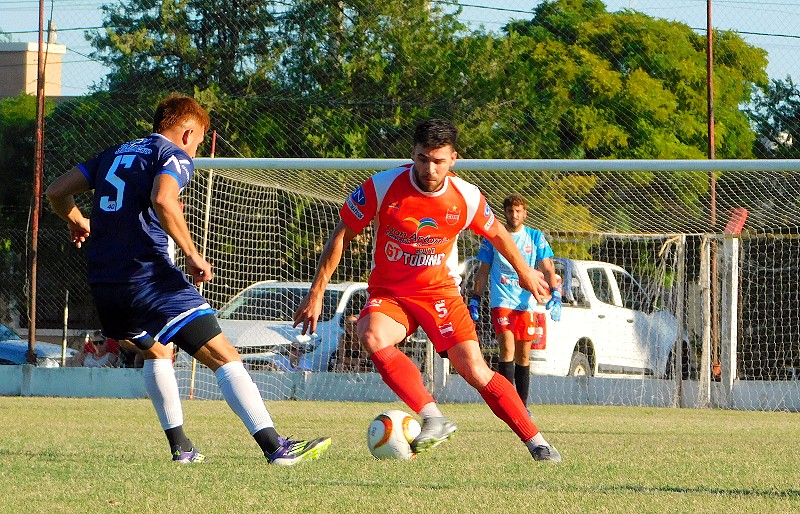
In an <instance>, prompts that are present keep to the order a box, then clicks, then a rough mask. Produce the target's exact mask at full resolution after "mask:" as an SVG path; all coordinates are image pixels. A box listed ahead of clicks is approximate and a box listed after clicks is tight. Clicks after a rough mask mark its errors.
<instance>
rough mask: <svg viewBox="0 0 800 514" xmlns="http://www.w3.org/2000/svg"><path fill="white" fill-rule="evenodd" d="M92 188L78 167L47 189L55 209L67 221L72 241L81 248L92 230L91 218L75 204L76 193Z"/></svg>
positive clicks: (48, 197)
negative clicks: (90, 225)
mask: <svg viewBox="0 0 800 514" xmlns="http://www.w3.org/2000/svg"><path fill="white" fill-rule="evenodd" d="M89 189H91V184H89V181H88V180H87V179H86V177H85V176H84V175H83V173H82V172H81V170H80V169H78V168H77V167H75V168H72V169H71V170H69V171H68V172H67V173H65V174H63V175H61V176H60V177H58V178H57V179H56V180H55V181H54V182H53V183H52V184H50V186H49V187H48V188H47V191H45V194H46V195H47V199H48V200H49V201H50V205H52V206H53V211H55V213H56V214H58V215H59V216H60V217H61V219H63V220H64V221H66V222H67V227H68V228H69V231H70V234H71V236H72V242H73V244H75V246H76V247H78V248H80V247H81V244H83V243H84V242H85V241H86V238H87V237H89V233H90V232H91V230H90V227H89V219H88V218H87V217H86V216H84V215H83V213H82V212H81V210H80V209H79V208H78V206H77V205H75V197H74V196H75V195H76V194H78V193H83V192H85V191H88V190H89Z"/></svg>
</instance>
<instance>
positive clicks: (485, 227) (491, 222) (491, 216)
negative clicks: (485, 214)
mask: <svg viewBox="0 0 800 514" xmlns="http://www.w3.org/2000/svg"><path fill="white" fill-rule="evenodd" d="M486 209H487V210H488V211H489V219H488V220H487V221H486V224H484V225H483V230H486V231H488V230H489V229H490V228H491V227H492V225H494V213H493V212H492V210H491V209H489V206H488V205H487V206H486Z"/></svg>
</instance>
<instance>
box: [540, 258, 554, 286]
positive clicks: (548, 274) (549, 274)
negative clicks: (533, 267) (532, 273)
mask: <svg viewBox="0 0 800 514" xmlns="http://www.w3.org/2000/svg"><path fill="white" fill-rule="evenodd" d="M537 267H538V268H539V271H541V272H542V274H543V275H544V279H545V280H546V281H547V284H548V285H549V286H550V289H551V290H553V289H558V275H557V274H556V267H555V265H554V264H553V259H551V258H547V259H542V260H541V261H539V264H538V265H537Z"/></svg>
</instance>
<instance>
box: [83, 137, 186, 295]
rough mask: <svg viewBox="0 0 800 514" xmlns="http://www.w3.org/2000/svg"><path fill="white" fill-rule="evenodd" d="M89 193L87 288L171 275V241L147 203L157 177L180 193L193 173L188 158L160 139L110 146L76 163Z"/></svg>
mask: <svg viewBox="0 0 800 514" xmlns="http://www.w3.org/2000/svg"><path fill="white" fill-rule="evenodd" d="M78 168H79V169H80V170H81V171H82V172H83V174H84V175H85V176H86V178H87V179H88V180H89V183H90V184H91V186H92V188H93V189H94V200H93V202H92V215H91V245H90V246H89V250H88V253H87V261H88V279H89V283H90V284H92V283H131V282H139V281H142V280H147V279H150V278H152V277H157V276H159V275H162V274H164V273H167V272H170V271H172V272H174V270H176V269H177V267H176V266H175V265H174V264H173V262H172V259H171V258H170V254H169V247H170V246H171V244H172V240H171V239H170V237H169V236H168V235H167V233H166V232H164V229H163V228H162V227H161V223H160V222H159V221H158V216H156V213H155V211H154V210H153V205H152V203H151V202H150V192H151V191H152V189H153V183H154V182H155V179H156V177H157V176H158V175H161V174H163V173H166V174H168V175H171V176H173V177H175V180H177V181H178V185H179V187H180V188H181V190H182V189H183V188H184V187H186V185H187V184H188V183H189V180H191V178H192V175H193V174H194V164H193V163H192V159H191V157H189V155H188V154H187V153H186V152H184V151H183V150H182V149H180V148H179V147H178V146H176V145H175V144H174V143H172V142H171V141H170V140H169V139H167V138H166V137H164V136H162V135H160V134H151V135H150V136H148V137H145V138H142V139H135V140H133V141H129V142H127V143H123V144H121V145H118V146H113V147H111V148H108V149H107V150H105V151H103V152H101V153H100V154H98V155H96V156H95V157H93V158H92V159H89V160H88V161H86V162H84V163H82V164H79V165H78Z"/></svg>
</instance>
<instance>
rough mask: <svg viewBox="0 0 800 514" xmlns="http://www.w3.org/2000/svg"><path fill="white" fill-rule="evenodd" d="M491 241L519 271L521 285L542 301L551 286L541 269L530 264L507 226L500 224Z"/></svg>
mask: <svg viewBox="0 0 800 514" xmlns="http://www.w3.org/2000/svg"><path fill="white" fill-rule="evenodd" d="M490 242H491V243H492V246H494V247H495V248H496V249H497V251H498V252H500V255H502V256H503V257H505V258H506V260H508V262H509V263H510V264H511V266H512V267H513V268H514V270H515V271H516V272H517V275H518V276H519V285H520V287H522V288H523V289H526V290H528V291H530V292H531V294H533V297H534V298H536V300H537V301H539V302H541V301H542V299H543V298H544V297H545V296H547V295H548V294H549V293H550V286H549V284H548V283H547V281H546V280H545V279H544V274H543V273H542V272H541V271H539V270H537V269H534V268H531V267H530V266H528V264H527V263H526V262H525V260H524V259H523V257H522V254H521V253H520V252H519V248H517V245H516V244H514V240H513V239H511V236H510V235H509V234H508V231H507V230H506V228H505V227H503V226H502V225H501V226H499V227H498V230H497V234H496V235H495V236H494V237H493V238H492V239H490Z"/></svg>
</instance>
